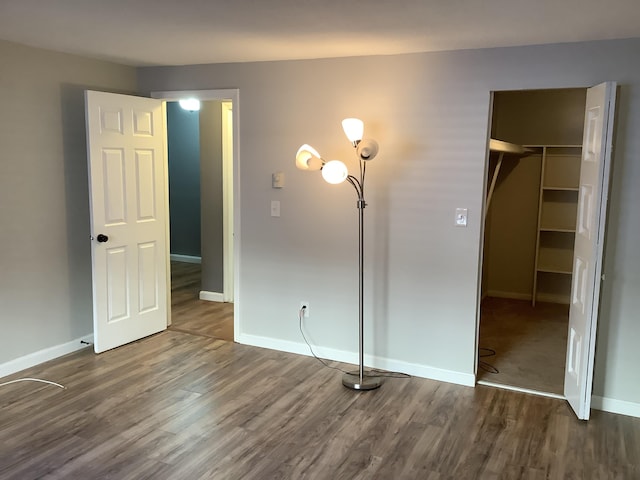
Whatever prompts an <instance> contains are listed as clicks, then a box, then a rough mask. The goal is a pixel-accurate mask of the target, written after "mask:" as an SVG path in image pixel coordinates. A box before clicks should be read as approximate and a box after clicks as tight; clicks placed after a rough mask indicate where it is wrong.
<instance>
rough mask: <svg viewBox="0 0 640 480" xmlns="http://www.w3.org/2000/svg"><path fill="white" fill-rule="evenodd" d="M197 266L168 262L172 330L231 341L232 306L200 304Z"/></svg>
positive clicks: (199, 275) (199, 278)
mask: <svg viewBox="0 0 640 480" xmlns="http://www.w3.org/2000/svg"><path fill="white" fill-rule="evenodd" d="M200 272H201V269H200V265H199V264H195V263H185V262H171V326H170V327H169V328H170V329H171V330H176V331H182V332H185V333H192V334H194V335H203V336H206V337H212V338H219V339H221V340H228V341H231V342H232V341H233V303H221V302H208V301H205V300H200V298H199V295H200V285H201V273H200Z"/></svg>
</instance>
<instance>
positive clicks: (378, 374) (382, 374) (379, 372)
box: [298, 307, 411, 379]
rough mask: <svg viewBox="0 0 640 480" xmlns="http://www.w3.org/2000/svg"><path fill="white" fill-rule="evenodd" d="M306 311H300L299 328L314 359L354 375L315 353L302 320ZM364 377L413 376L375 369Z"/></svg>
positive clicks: (304, 308)
mask: <svg viewBox="0 0 640 480" xmlns="http://www.w3.org/2000/svg"><path fill="white" fill-rule="evenodd" d="M306 309H307V307H302V308H301V309H300V311H299V312H298V327H299V329H300V334H301V335H302V338H303V339H304V343H306V344H307V347H309V351H310V352H311V355H312V356H313V358H315V359H316V360H317V361H319V362H320V363H321V364H322V365H324V366H325V367H327V368H331V369H333V370H338V371H339V372H342V373H344V374H347V375H352V374H353V373H354V372H348V371H346V370H343V369H342V368H340V367H336V366H334V365H330V364H329V363H328V361H327V360H325V359H324V358H320V357H319V356H318V355H316V353H315V352H314V351H313V347H312V346H311V343H309V340H308V339H307V336H306V335H305V334H304V328H303V326H302V319H303V318H304V312H305V310H306ZM364 376H365V377H387V378H404V379H409V378H411V375H409V374H408V373H401V372H389V371H386V370H378V369H375V368H374V369H370V370H368V371H367V372H366V373H365V375H364Z"/></svg>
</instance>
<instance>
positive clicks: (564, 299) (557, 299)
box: [536, 292, 571, 305]
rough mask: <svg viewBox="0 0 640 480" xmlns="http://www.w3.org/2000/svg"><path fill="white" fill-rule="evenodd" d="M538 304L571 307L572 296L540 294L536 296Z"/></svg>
mask: <svg viewBox="0 0 640 480" xmlns="http://www.w3.org/2000/svg"><path fill="white" fill-rule="evenodd" d="M536 302H546V303H560V304H562V305H569V303H571V296H569V295H560V294H553V293H540V292H538V293H537V294H536Z"/></svg>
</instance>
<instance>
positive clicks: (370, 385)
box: [342, 373, 382, 390]
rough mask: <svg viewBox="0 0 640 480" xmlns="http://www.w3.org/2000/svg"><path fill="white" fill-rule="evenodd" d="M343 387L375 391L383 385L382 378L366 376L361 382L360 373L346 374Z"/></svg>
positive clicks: (343, 377)
mask: <svg viewBox="0 0 640 480" xmlns="http://www.w3.org/2000/svg"><path fill="white" fill-rule="evenodd" d="M342 385H344V386H345V387H347V388H350V389H352V390H373V389H376V388H378V387H379V386H380V385H382V378H380V377H376V376H371V375H367V374H365V376H363V377H362V382H361V381H360V375H359V374H358V373H345V374H344V375H343V376H342Z"/></svg>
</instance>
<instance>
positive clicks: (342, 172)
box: [322, 160, 349, 185]
mask: <svg viewBox="0 0 640 480" xmlns="http://www.w3.org/2000/svg"><path fill="white" fill-rule="evenodd" d="M348 175H349V171H348V170H347V166H346V165H345V164H344V163H342V162H341V161H340V160H331V161H329V162H327V163H325V164H324V167H322V178H324V180H325V181H326V182H327V183H331V184H334V185H335V184H338V183H342V182H344V181H345V180H346V179H347V176H348Z"/></svg>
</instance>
